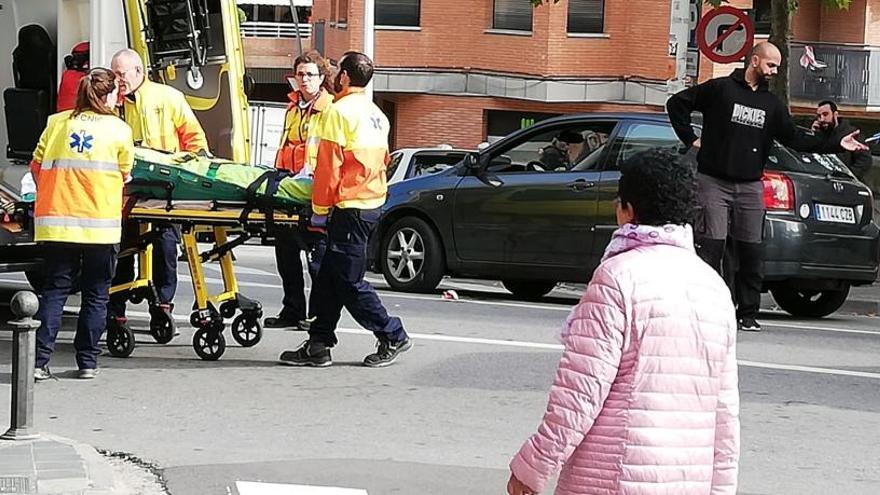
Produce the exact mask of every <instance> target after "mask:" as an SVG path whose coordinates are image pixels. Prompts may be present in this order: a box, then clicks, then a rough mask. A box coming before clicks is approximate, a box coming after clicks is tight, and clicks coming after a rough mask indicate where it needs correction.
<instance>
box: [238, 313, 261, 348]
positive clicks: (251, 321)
mask: <svg viewBox="0 0 880 495" xmlns="http://www.w3.org/2000/svg"><path fill="white" fill-rule="evenodd" d="M232 338H234V339H235V341H236V342H238V343H239V344H240V345H241V346H242V347H253V346H255V345H257V344H259V343H260V339H262V338H263V324H262V323H260V319H259V318H258V317H257V316H256V315H250V314H241V315H238V316H237V317H236V318H235V320H233V321H232Z"/></svg>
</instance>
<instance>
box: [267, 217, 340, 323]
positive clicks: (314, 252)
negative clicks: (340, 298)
mask: <svg viewBox="0 0 880 495" xmlns="http://www.w3.org/2000/svg"><path fill="white" fill-rule="evenodd" d="M303 248H305V250H306V257H307V258H308V270H309V275H310V276H311V277H312V282H313V283H314V281H315V279H317V278H318V271H319V268H320V267H321V259H322V258H323V257H324V251H325V250H326V248H327V242H326V240H325V236H324V235H322V234H312V233H302V232H298V231H296V230H294V229H290V228H283V227H281V228H279V229H278V231H277V232H276V234H275V265H276V266H277V267H278V275H280V276H281V285H282V287H283V288H284V295H283V298H282V300H281V312H280V313H279V316H280V317H281V318H283V319H289V320H293V321H301V320H304V319H306V316H314V303H313V302H312V299H311V298H309V308H308V309H309V311H307V308H306V296H305V290H306V281H305V275H304V274H303V264H302V257H301V256H300V253H301V252H302V251H303Z"/></svg>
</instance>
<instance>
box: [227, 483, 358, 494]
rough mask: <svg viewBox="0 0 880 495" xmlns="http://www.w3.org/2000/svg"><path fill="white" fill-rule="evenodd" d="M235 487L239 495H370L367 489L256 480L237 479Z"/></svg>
mask: <svg viewBox="0 0 880 495" xmlns="http://www.w3.org/2000/svg"><path fill="white" fill-rule="evenodd" d="M235 489H236V490H238V495H368V494H367V491H366V490H361V489H355V488H337V487H331V486H312V485H284V484H280V483H258V482H255V481H236V482H235Z"/></svg>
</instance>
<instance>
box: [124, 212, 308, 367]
mask: <svg viewBox="0 0 880 495" xmlns="http://www.w3.org/2000/svg"><path fill="white" fill-rule="evenodd" d="M303 208H306V207H305V206H304V207H303ZM126 210H127V212H126V217H125V218H126V221H127V222H129V224H136V226H137V232H138V235H137V238H136V239H134V240H133V242H130V243H129V245H127V246H125V247H124V249H123V250H122V251H121V252H120V257H125V256H137V260H138V263H137V270H136V272H135V273H136V277H135V280H134V281H132V282H128V283H125V284H120V285H117V286H114V287H112V288H111V290H110V292H111V294H116V293H119V292H127V294H128V298H129V300H131V301H132V302H135V303H139V302H141V301H143V300H144V299H147V300H148V301H149V302H150V303H151V308H152V307H155V304H154V303H155V297H156V296H155V291H154V290H153V287H152V279H153V273H152V270H153V265H152V249H153V247H152V245H151V244H152V241H153V239H154V238H155V229H154V226H155V225H156V224H173V225H177V226H179V227H180V229H181V239H182V244H183V249H184V251H185V254H186V263H187V266H188V267H189V273H190V278H191V279H192V287H193V294H194V296H195V302H194V304H193V309H192V313H191V314H190V320H189V321H190V324H191V325H192V326H193V327H195V328H196V332H195V334H194V335H193V340H192V346H193V349H194V350H195V352H196V354H197V355H198V356H199V357H200V358H201V359H203V360H208V361H214V360H217V359H219V358H220V357H221V356H222V355H223V353H224V352H225V351H226V337H225V336H224V331H225V329H226V320H227V319H232V323H231V325H230V332H231V334H232V337H233V339H235V341H236V342H237V343H238V344H240V345H241V346H242V347H252V346H254V345H256V344H257V343H259V342H260V339H261V338H262V334H263V327H262V323H261V319H262V316H263V310H262V305H261V304H260V303H259V302H258V301H254V300H252V299H249V298H247V297H245V296H244V295H242V294H241V293H240V292H239V286H238V282H237V280H236V276H235V266H234V264H233V257H232V252H233V250H234V249H235V248H236V247H238V246H241V245H242V244H244V243H245V242H247V241H248V240H250V239H253V238H257V237H259V238H262V239H264V240H265V239H267V238H270V237H273V235H274V229H276V228H279V227H282V228H299V226H300V222H299V219H300V218H301V216H302V215H303V214H304V212H303V210H301V209H300V210H296V211H291V210H285V211H278V210H271V209H269V210H260V209H258V208H257V207H255V205H254V204H252V203H247V202H222V201H186V200H176V201H175V200H169V199H159V200H157V199H146V200H144V199H136V198H133V199H132V200H130V201H129V205H128V206H127V208H126ZM202 233H209V234H211V237H212V238H213V246H212V247H211V248H210V249H208V250H207V251H205V252H200V251H199V245H198V242H197V240H198V236H199V235H200V234H202ZM212 262H219V265H220V272H221V275H222V280H223V289H222V290H221V291H219V292H213V293H212V292H211V291H210V289H209V288H208V284H207V283H206V281H205V270H204V265H205V264H206V263H212ZM151 316H152V318H151V322H150V333H151V334H152V335H153V337H154V338H155V339H156V341H157V342H160V343H167V342H169V341H170V340H171V339H172V338H173V337H174V330H175V325H174V320H173V316H172V315H171V314H170V311H169V312H167V313H165V314H164V315H163V314H162V313H160V312H155V311H152V310H151ZM134 345H135V340H134V333H133V332H132V330H131V328H129V327H128V325H127V324H126V323H125V322H124V321H115V320H108V327H107V347H108V349H109V351H110V353H111V354H112V355H113V356H117V357H127V356H129V355H131V353H132V351H133V350H134Z"/></svg>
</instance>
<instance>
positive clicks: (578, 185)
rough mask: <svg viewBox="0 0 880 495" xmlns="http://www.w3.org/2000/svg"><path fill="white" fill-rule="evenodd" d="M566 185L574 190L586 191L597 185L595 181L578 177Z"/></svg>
mask: <svg viewBox="0 0 880 495" xmlns="http://www.w3.org/2000/svg"><path fill="white" fill-rule="evenodd" d="M566 187H568V188H569V189H571V190H572V191H578V192H579V191H586V190H587V189H590V188H592V187H596V183H595V182H590V181H587V180H586V179H578V180H576V181H574V182H569V183H568V184H566Z"/></svg>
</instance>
